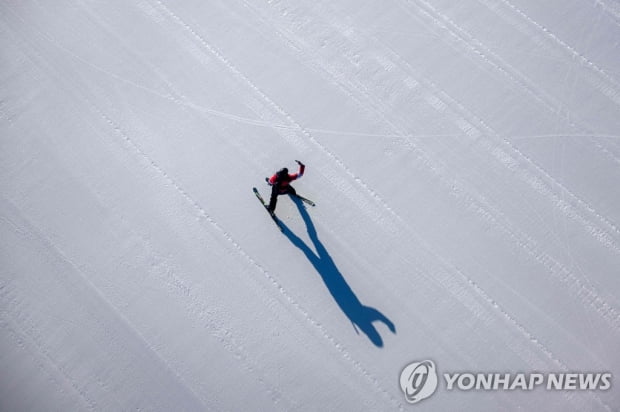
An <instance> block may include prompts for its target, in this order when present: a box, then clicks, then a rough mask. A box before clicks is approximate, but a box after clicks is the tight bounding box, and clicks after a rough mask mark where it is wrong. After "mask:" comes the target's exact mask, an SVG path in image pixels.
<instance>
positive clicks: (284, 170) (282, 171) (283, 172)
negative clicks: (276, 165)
mask: <svg viewBox="0 0 620 412" xmlns="http://www.w3.org/2000/svg"><path fill="white" fill-rule="evenodd" d="M278 175H280V176H288V169H287V168H286V167H283V168H282V169H280V171H279V172H278Z"/></svg>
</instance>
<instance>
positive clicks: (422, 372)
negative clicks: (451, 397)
mask: <svg viewBox="0 0 620 412" xmlns="http://www.w3.org/2000/svg"><path fill="white" fill-rule="evenodd" d="M400 388H401V389H402V390H403V393H404V394H405V399H407V402H409V403H418V402H420V401H421V400H422V399H426V398H428V397H429V396H431V395H432V394H433V393H435V390H436V389H437V370H436V368H435V364H434V363H433V361H432V360H425V361H421V362H413V363H410V364H409V365H407V366H405V369H403V371H402V372H401V373H400Z"/></svg>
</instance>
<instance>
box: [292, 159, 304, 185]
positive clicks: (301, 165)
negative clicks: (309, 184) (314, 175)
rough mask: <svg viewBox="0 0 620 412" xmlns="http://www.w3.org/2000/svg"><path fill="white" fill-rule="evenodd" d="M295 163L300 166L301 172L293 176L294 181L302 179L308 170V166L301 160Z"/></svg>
mask: <svg viewBox="0 0 620 412" xmlns="http://www.w3.org/2000/svg"><path fill="white" fill-rule="evenodd" d="M295 161H296V162H297V164H298V165H299V171H298V172H297V173H295V174H294V175H292V176H291V177H292V178H293V180H295V179H298V178H300V177H302V176H303V175H304V171H305V170H306V165H305V164H303V163H301V162H300V161H299V160H295Z"/></svg>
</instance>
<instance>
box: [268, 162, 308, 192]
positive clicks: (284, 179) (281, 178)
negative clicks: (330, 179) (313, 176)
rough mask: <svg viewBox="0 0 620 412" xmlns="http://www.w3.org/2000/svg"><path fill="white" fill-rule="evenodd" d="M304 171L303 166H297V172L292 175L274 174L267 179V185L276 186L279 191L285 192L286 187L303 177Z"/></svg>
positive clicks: (304, 167)
mask: <svg viewBox="0 0 620 412" xmlns="http://www.w3.org/2000/svg"><path fill="white" fill-rule="evenodd" d="M304 170H306V166H305V165H304V164H300V165H299V171H298V172H297V173H293V174H289V173H287V174H284V175H283V174H282V173H280V172H278V173H275V174H274V175H273V176H271V177H270V178H269V184H270V185H272V186H274V185H275V186H277V187H278V188H279V189H280V190H286V189H287V187H288V185H289V184H290V183H291V182H292V181H293V180H296V179H299V178H300V177H302V176H303V175H304Z"/></svg>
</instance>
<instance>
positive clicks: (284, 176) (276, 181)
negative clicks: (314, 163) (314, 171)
mask: <svg viewBox="0 0 620 412" xmlns="http://www.w3.org/2000/svg"><path fill="white" fill-rule="evenodd" d="M295 161H296V162H297V164H298V165H299V171H298V172H297V173H293V174H289V172H288V169H287V168H286V167H284V168H282V169H280V170H279V171H278V172H276V173H275V174H274V175H273V176H271V177H270V178H269V179H267V183H269V185H270V186H271V199H270V200H269V206H267V210H268V211H269V213H271V214H273V213H275V211H276V204H277V203H278V196H279V195H292V196H297V192H296V191H295V188H294V187H293V186H291V182H292V181H293V180H296V179H299V178H300V177H302V176H303V175H304V171H305V170H306V165H304V164H303V163H301V162H300V161H299V160H295Z"/></svg>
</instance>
